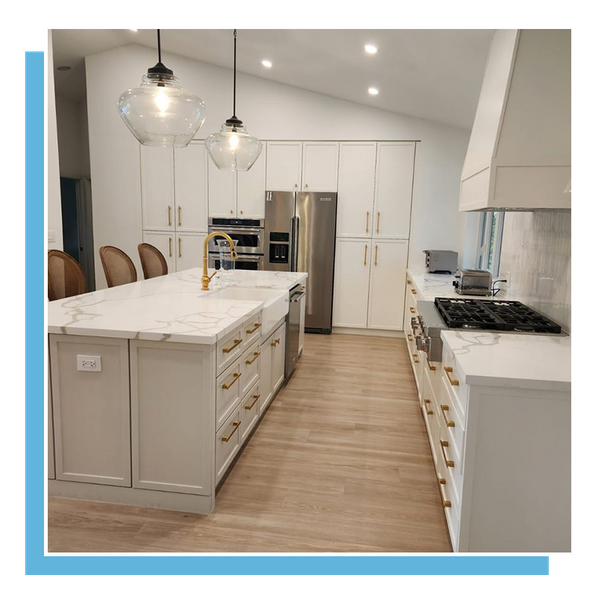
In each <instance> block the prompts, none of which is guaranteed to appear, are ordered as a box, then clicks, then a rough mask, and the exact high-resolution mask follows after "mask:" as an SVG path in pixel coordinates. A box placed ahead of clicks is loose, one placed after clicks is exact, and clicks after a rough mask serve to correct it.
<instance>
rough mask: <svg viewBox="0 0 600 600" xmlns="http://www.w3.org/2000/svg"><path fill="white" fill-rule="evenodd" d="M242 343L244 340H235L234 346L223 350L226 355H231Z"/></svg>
mask: <svg viewBox="0 0 600 600" xmlns="http://www.w3.org/2000/svg"><path fill="white" fill-rule="evenodd" d="M241 343H242V340H233V346H231V348H223V353H224V354H229V353H230V352H231V351H232V350H233V349H234V348H235V347H236V346H239V345H240V344H241Z"/></svg>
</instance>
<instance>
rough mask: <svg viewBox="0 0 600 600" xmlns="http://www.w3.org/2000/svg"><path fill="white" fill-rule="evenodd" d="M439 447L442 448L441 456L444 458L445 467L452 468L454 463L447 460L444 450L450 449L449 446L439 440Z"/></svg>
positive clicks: (444, 441)
mask: <svg viewBox="0 0 600 600" xmlns="http://www.w3.org/2000/svg"><path fill="white" fill-rule="evenodd" d="M440 446H441V447H442V456H443V457H444V462H445V463H446V466H447V467H453V466H454V461H453V460H448V456H447V455H446V448H449V447H450V444H449V443H448V442H447V441H446V440H440Z"/></svg>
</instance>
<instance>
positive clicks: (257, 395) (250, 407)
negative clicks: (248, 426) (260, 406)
mask: <svg viewBox="0 0 600 600" xmlns="http://www.w3.org/2000/svg"><path fill="white" fill-rule="evenodd" d="M252 397H253V398H254V402H253V403H252V404H250V406H244V408H245V409H246V410H252V409H253V408H254V405H255V404H256V403H257V401H258V399H259V398H260V394H254V395H253V396H252Z"/></svg>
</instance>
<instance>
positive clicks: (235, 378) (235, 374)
mask: <svg viewBox="0 0 600 600" xmlns="http://www.w3.org/2000/svg"><path fill="white" fill-rule="evenodd" d="M241 376H242V374H241V373H234V374H233V379H232V380H231V383H230V384H229V385H227V384H226V383H224V384H223V385H222V386H221V387H222V388H223V389H224V390H228V389H229V388H230V387H231V386H232V385H233V384H234V383H235V382H236V381H237V380H238V379H239V378H240V377H241Z"/></svg>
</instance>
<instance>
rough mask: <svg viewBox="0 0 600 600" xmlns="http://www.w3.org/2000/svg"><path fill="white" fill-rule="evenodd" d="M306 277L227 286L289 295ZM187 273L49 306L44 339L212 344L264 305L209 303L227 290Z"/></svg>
mask: <svg viewBox="0 0 600 600" xmlns="http://www.w3.org/2000/svg"><path fill="white" fill-rule="evenodd" d="M307 276H308V275H307V273H289V272H279V271H253V272H249V271H248V272H245V271H244V272H242V271H238V272H234V273H233V274H232V275H231V277H230V279H231V280H232V283H231V284H230V285H229V286H235V287H239V288H262V289H273V290H289V289H291V288H293V287H294V286H295V285H297V284H299V283H302V282H303V281H305V280H306V278H307ZM201 277H202V269H199V268H198V269H189V270H187V271H181V272H178V273H171V274H169V275H165V276H163V277H156V278H154V279H148V280H145V281H137V282H135V283H130V284H127V285H122V286H118V287H113V288H108V289H104V290H99V291H96V292H90V293H88V294H82V295H80V296H73V297H71V298H64V299H62V300H55V301H53V302H49V303H48V333H62V334H70V335H89V336H99V337H117V338H128V339H143V340H155V341H171V342H186V343H194V344H214V343H215V342H217V341H218V340H220V339H221V338H223V337H224V336H226V335H227V334H228V333H230V332H231V331H233V330H234V329H235V328H236V327H237V326H239V325H240V324H241V323H243V322H244V321H245V320H246V319H249V318H250V317H252V316H253V315H255V314H257V313H258V312H260V310H261V309H262V307H263V305H264V302H262V301H257V300H251V299H249V300H244V299H241V300H240V299H237V300H232V299H226V298H222V297H219V298H216V297H213V296H214V295H215V294H216V293H217V292H219V291H221V290H223V289H224V288H225V287H229V286H223V285H221V286H219V283H218V282H217V281H215V280H214V279H213V280H212V281H211V290H210V291H208V292H202V291H201V289H200V286H201Z"/></svg>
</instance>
